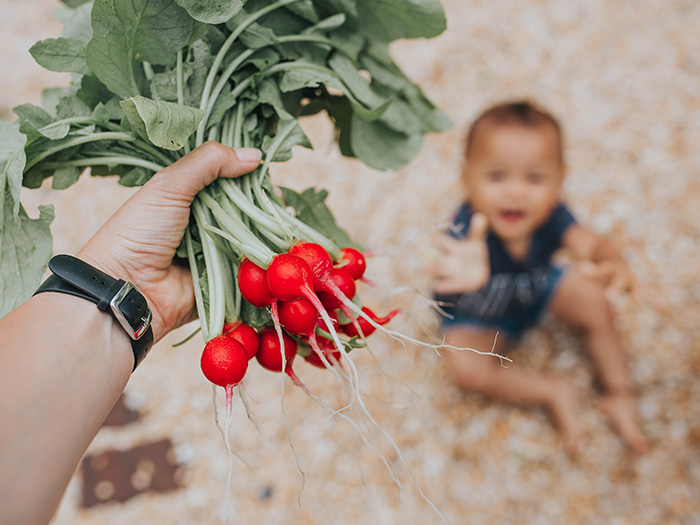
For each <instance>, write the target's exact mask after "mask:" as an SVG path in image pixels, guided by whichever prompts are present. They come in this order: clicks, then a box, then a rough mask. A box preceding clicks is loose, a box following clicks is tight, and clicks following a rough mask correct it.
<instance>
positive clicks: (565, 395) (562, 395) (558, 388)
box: [549, 380, 582, 457]
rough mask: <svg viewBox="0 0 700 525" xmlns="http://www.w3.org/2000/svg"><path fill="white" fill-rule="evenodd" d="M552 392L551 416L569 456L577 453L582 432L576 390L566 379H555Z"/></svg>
mask: <svg viewBox="0 0 700 525" xmlns="http://www.w3.org/2000/svg"><path fill="white" fill-rule="evenodd" d="M552 393H553V395H552V398H551V400H550V402H549V408H550V410H551V411H552V416H553V417H554V421H555V422H556V424H557V427H558V428H559V432H561V437H562V441H563V442H564V448H565V449H566V452H567V453H568V454H569V456H571V457H574V456H576V454H577V453H578V446H579V441H580V440H581V434H582V429H581V421H580V419H579V416H578V405H577V403H576V392H575V390H574V388H573V387H572V386H571V385H570V384H569V383H567V382H566V381H559V380H557V382H556V383H555V386H554V388H553V390H552Z"/></svg>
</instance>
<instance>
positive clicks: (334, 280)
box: [316, 268, 356, 310]
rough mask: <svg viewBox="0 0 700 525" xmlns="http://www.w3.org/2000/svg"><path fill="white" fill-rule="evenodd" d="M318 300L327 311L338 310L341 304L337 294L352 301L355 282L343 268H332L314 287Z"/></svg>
mask: <svg viewBox="0 0 700 525" xmlns="http://www.w3.org/2000/svg"><path fill="white" fill-rule="evenodd" d="M316 290H317V295H318V298H319V299H320V300H321V303H322V304H323V306H325V307H326V308H327V309H328V310H334V309H336V308H340V307H341V306H342V305H343V303H342V302H341V301H340V300H339V299H338V298H337V295H338V293H342V294H343V295H344V296H345V297H347V298H348V299H350V300H352V298H353V297H355V292H356V287H355V280H354V279H353V278H352V275H351V274H350V272H348V271H346V270H345V269H344V268H333V269H332V270H331V271H329V272H328V273H327V274H326V278H325V279H323V280H322V282H321V283H320V284H319V285H318V286H317V287H316Z"/></svg>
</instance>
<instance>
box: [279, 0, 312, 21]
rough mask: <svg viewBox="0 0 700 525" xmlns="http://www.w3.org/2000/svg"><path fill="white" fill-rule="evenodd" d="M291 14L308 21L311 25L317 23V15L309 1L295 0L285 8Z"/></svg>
mask: <svg viewBox="0 0 700 525" xmlns="http://www.w3.org/2000/svg"><path fill="white" fill-rule="evenodd" d="M286 8H287V9H289V10H290V11H291V12H292V13H294V14H296V15H298V16H299V17H301V18H303V19H305V20H308V21H309V22H311V23H312V24H315V23H317V22H318V21H319V16H318V13H317V12H316V8H315V7H314V4H313V2H312V1H311V0H297V1H296V2H294V3H293V4H289V5H288V6H286Z"/></svg>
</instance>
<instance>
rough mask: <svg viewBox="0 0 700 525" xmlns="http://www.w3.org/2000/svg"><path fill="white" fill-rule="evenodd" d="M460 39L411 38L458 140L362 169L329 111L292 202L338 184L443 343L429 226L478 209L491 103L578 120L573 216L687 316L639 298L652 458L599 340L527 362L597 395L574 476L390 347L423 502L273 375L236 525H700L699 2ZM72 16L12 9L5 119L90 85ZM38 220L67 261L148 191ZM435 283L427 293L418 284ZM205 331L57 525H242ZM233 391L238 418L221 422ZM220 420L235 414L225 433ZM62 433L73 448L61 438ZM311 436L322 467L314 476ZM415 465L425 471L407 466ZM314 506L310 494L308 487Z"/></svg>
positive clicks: (502, 22)
mask: <svg viewBox="0 0 700 525" xmlns="http://www.w3.org/2000/svg"><path fill="white" fill-rule="evenodd" d="M443 4H444V7H445V10H446V14H447V20H448V29H447V31H446V32H445V33H444V34H442V35H441V36H439V37H437V38H435V39H432V40H418V41H404V42H398V43H396V45H395V46H394V47H393V53H394V56H395V58H396V60H397V62H398V63H399V64H400V66H401V67H402V68H403V69H404V70H405V71H406V73H407V74H408V75H409V76H410V77H411V78H412V79H413V80H414V81H416V82H417V83H418V84H419V85H421V86H422V88H423V89H424V90H425V92H426V93H427V95H428V96H429V97H430V98H432V100H433V101H435V102H436V104H437V105H438V106H440V107H441V108H443V109H444V110H445V111H446V112H447V114H448V115H449V116H450V118H451V119H452V121H453V122H454V124H455V125H454V127H453V128H452V129H450V130H448V131H446V132H444V133H441V134H439V135H431V136H429V137H427V139H426V140H425V143H424V145H423V148H422V150H421V151H420V153H419V154H418V156H417V157H416V159H415V160H414V161H413V162H412V163H410V164H409V165H408V166H406V167H405V168H404V169H402V170H400V171H398V172H376V171H373V170H370V169H369V168H367V167H366V166H364V165H362V164H361V163H359V162H357V161H354V160H350V159H345V158H342V157H341V156H340V154H339V152H338V150H337V148H336V146H335V145H334V142H333V135H332V131H333V128H332V125H331V124H330V122H329V121H328V119H327V118H326V117H325V116H323V115H321V116H317V117H313V118H311V119H308V120H306V121H303V122H302V124H303V126H304V128H305V130H306V131H307V133H308V135H309V136H310V138H311V140H312V142H313V143H314V146H315V150H314V151H301V150H300V151H297V152H296V153H295V158H294V159H293V160H292V161H290V162H288V163H286V164H285V165H279V166H275V169H274V172H273V176H274V181H275V182H276V183H278V184H283V185H287V186H290V187H293V188H296V189H303V188H306V187H308V186H317V187H323V188H326V189H328V190H329V192H330V196H329V199H328V203H329V205H330V207H331V208H332V210H333V212H334V213H335V215H336V218H337V220H338V222H339V223H340V224H341V225H342V226H343V227H345V228H346V229H347V230H348V231H349V232H350V233H351V235H352V236H353V237H354V238H355V239H356V240H357V241H358V242H359V243H361V244H363V245H364V246H366V247H367V248H368V249H372V250H375V251H376V253H377V256H376V257H374V258H372V259H370V262H369V270H368V274H367V275H368V276H369V278H370V279H372V280H374V281H376V282H379V283H382V284H383V285H384V286H386V287H387V288H391V289H393V292H390V291H388V290H377V289H371V288H369V287H363V288H362V289H361V290H360V294H361V295H362V297H363V300H364V302H365V303H366V304H369V305H372V306H373V307H376V309H377V310H379V311H380V312H384V311H387V310H388V309H390V308H394V307H401V308H403V309H404V313H403V314H402V315H400V316H399V317H398V318H396V319H395V320H394V321H392V324H391V327H392V328H394V329H396V330H400V331H402V332H404V333H407V334H410V335H413V336H415V337H417V338H420V339H421V340H434V339H435V333H436V332H435V330H436V327H437V319H436V316H435V314H434V312H433V310H432V308H431V307H430V305H429V304H428V302H427V301H426V300H425V299H424V295H426V294H427V293H428V292H429V284H430V283H429V281H428V279H427V277H426V276H425V271H424V270H425V266H426V261H427V256H428V253H429V248H428V246H429V244H428V241H427V236H426V232H427V231H428V230H430V229H431V228H434V227H437V226H439V225H440V224H442V223H444V222H445V221H448V220H449V219H450V218H451V217H452V214H453V212H454V210H455V208H456V207H457V206H458V205H459V203H460V198H461V196H460V193H459V191H458V189H459V187H458V178H459V165H460V160H461V147H462V140H463V135H464V128H465V126H466V125H467V124H468V123H469V121H470V120H471V119H472V118H474V117H475V116H476V115H477V114H478V113H479V112H480V110H481V109H483V108H484V107H485V106H486V105H490V104H492V103H495V102H499V101H501V100H504V99H511V98H516V97H517V98H522V97H525V98H529V99H532V100H534V101H536V102H539V103H541V104H543V105H545V106H546V107H548V108H549V109H550V110H551V111H552V112H553V113H554V114H555V115H557V116H558V117H559V118H560V120H561V122H562V123H563V125H564V128H565V132H566V146H567V156H568V163H569V166H570V171H569V175H568V178H567V179H566V183H565V192H566V197H567V201H568V202H569V204H570V206H571V208H573V210H574V212H575V214H577V216H578V217H579V219H580V220H581V221H582V222H583V223H586V224H588V225H590V226H591V227H592V228H594V229H595V230H596V231H598V232H600V233H603V234H606V235H608V236H609V237H610V238H611V239H612V240H613V242H614V243H615V244H616V245H617V246H618V247H620V249H621V250H622V252H623V253H624V255H625V256H626V257H627V259H628V261H629V262H630V265H631V267H632V269H633V271H634V272H635V273H636V275H637V276H638V278H639V279H640V280H641V281H642V282H644V283H645V284H647V285H648V286H649V287H650V288H651V290H652V291H653V292H654V294H656V295H657V296H658V297H659V298H660V299H663V300H664V301H665V302H666V305H667V306H666V307H665V308H661V309H659V308H655V307H653V306H651V305H649V304H644V303H641V302H638V301H634V300H632V299H624V300H622V301H620V302H618V303H616V304H615V309H616V311H617V313H618V325H619V328H620V330H621V332H622V334H623V337H624V339H625V341H626V344H627V348H628V351H629V359H630V367H631V371H632V375H633V378H634V380H635V381H636V383H637V384H638V386H639V392H640V399H639V402H640V412H641V418H642V422H643V426H644V429H645V431H646V432H647V434H648V436H649V437H650V439H651V441H652V445H653V446H652V450H651V451H650V452H649V453H648V454H647V455H645V456H643V457H635V456H634V455H633V454H631V453H629V452H628V451H627V450H626V448H625V447H624V445H623V444H622V443H621V441H620V439H619V438H618V437H617V435H616V434H615V433H614V432H613V431H612V430H611V429H610V428H609V427H608V425H607V423H606V420H605V419H604V417H603V416H602V414H601V413H600V412H599V411H598V410H597V409H596V394H595V390H594V388H593V382H594V380H595V378H594V376H593V374H592V373H591V363H590V362H589V359H588V357H587V356H586V354H585V352H584V351H583V348H582V345H581V339H580V338H579V337H578V334H576V333H575V332H572V331H570V330H568V329H567V328H565V327H563V326H561V325H559V324H558V323H556V322H553V321H548V322H546V323H545V325H544V326H543V327H541V328H538V329H536V330H533V331H532V332H530V333H529V334H528V335H527V337H526V338H525V340H524V341H523V343H522V345H521V346H520V347H519V348H517V349H515V350H514V351H513V352H512V353H511V354H510V357H511V358H512V359H513V361H514V362H513V363H512V364H511V365H510V366H519V367H526V368H535V369H538V370H547V371H550V372H552V373H554V374H559V375H561V376H565V377H568V378H570V380H571V381H572V382H573V384H574V385H575V386H576V387H577V388H578V391H579V393H580V401H581V415H582V418H583V423H584V428H585V441H584V443H583V446H582V450H581V453H580V455H579V457H578V458H577V459H575V460H572V459H569V458H568V457H567V455H566V454H565V452H564V450H563V447H562V446H561V443H560V442H559V439H558V435H557V432H556V429H555V428H554V426H553V424H552V422H551V420H550V419H549V417H548V414H547V413H546V412H545V411H543V410H538V409H523V408H520V407H516V406H509V405H504V404H499V403H495V402H491V401H488V400H485V399H483V398H481V397H479V396H475V395H471V394H469V395H468V394H464V393H461V392H460V391H459V390H458V389H457V388H456V387H455V386H454V385H452V384H451V382H450V380H449V377H448V374H447V371H446V370H445V368H444V363H443V361H442V360H441V358H440V357H439V356H438V355H437V354H436V353H435V352H433V351H432V350H430V349H427V348H420V347H415V346H412V345H410V344H408V345H406V346H403V345H401V344H399V343H397V342H396V341H393V340H391V339H386V338H383V337H382V336H381V335H375V336H373V337H372V340H371V342H372V346H373V352H374V357H372V356H370V355H369V353H368V352H366V351H358V352H357V355H355V356H354V357H355V362H356V364H357V366H358V369H359V371H360V378H361V390H362V394H363V396H364V399H365V402H366V405H367V407H368V409H369V411H370V412H371V413H372V414H373V416H374V417H375V419H376V420H377V422H379V423H380V424H381V425H382V427H383V428H384V429H385V430H386V433H387V434H388V435H390V436H392V437H393V439H394V440H395V442H396V444H397V445H398V447H399V449H400V450H401V453H402V457H403V458H404V459H405V465H402V464H401V461H400V458H399V456H398V455H397V453H396V452H395V451H394V450H393V448H392V447H391V445H390V444H389V442H388V441H387V440H386V439H385V438H384V437H383V435H381V434H379V433H376V432H375V435H376V437H377V441H378V443H379V445H380V447H381V449H382V450H383V451H384V453H385V454H386V457H387V458H388V459H389V460H390V461H392V462H394V463H395V464H396V465H397V467H396V477H397V479H398V481H399V482H400V485H401V487H402V488H401V489H399V488H398V485H397V483H396V482H395V481H394V480H393V479H392V477H391V475H390V473H389V472H388V471H387V469H386V468H385V466H384V464H383V463H382V460H381V459H380V457H379V456H378V455H377V454H375V453H374V452H373V451H371V450H370V449H369V448H368V447H367V446H365V445H364V444H363V442H362V440H361V438H360V437H359V436H358V434H356V432H355V431H354V430H353V428H352V426H351V425H349V424H348V423H347V422H346V421H343V420H342V419H333V420H327V413H326V412H325V411H324V410H323V409H322V408H320V407H319V406H318V405H317V404H316V403H315V402H314V401H313V400H311V399H309V398H308V397H307V396H306V395H305V394H304V393H303V392H302V391H301V390H300V389H298V388H295V387H293V385H291V383H289V382H288V381H287V384H286V385H285V394H284V402H283V403H284V412H285V413H286V417H287V419H288V422H289V438H288V430H287V425H286V423H285V420H284V417H283V409H282V403H281V394H282V382H281V380H280V377H279V376H277V375H274V374H272V373H270V372H267V371H265V370H262V369H261V368H260V367H257V366H252V367H251V368H252V369H251V371H249V373H248V378H247V380H246V388H247V392H248V394H249V395H250V397H251V399H252V400H251V402H250V404H251V408H252V411H253V413H254V414H255V418H256V421H257V425H258V428H256V426H255V425H254V424H253V423H252V422H251V421H250V420H249V419H248V418H247V417H246V414H245V410H244V409H243V406H242V404H241V403H240V400H239V399H234V401H235V403H234V424H233V428H232V430H231V444H232V447H233V449H234V451H235V452H236V453H237V454H238V456H239V457H238V458H235V459H234V472H233V489H232V493H231V502H232V506H233V516H234V519H233V520H232V522H235V523H265V524H274V523H285V524H286V523H294V524H296V523H301V524H306V523H308V524H320V523H334V524H336V523H337V524H355V523H379V524H393V523H421V524H422V523H438V522H439V521H440V519H439V517H438V515H437V514H436V513H435V511H434V510H433V509H432V507H431V505H430V504H429V503H428V502H427V501H426V500H425V499H424V498H423V497H422V496H421V493H420V491H419V489H418V487H420V490H422V492H423V494H424V495H425V496H426V498H428V499H429V500H430V501H432V503H433V504H434V505H435V506H436V507H437V508H438V509H439V510H440V512H442V514H443V515H444V516H445V519H446V520H447V522H449V523H465V524H471V523H475V524H479V523H490V524H495V523H498V524H501V523H504V524H506V523H519V524H520V523H545V524H547V523H557V524H559V523H572V524H579V523H580V524H584V523H585V524H589V523H616V524H617V523H619V524H627V523H630V524H632V523H634V524H647V523H648V524H658V523H669V524H671V523H673V524H675V523H679V524H698V523H700V493H699V492H698V490H699V489H698V487H699V486H700V407H699V406H698V404H697V401H698V400H700V382H698V381H696V377H697V375H698V374H699V373H700V343H699V342H698V341H699V340H700V321H699V319H700V281H699V280H698V276H699V275H700V270H698V263H700V253H699V250H700V248H699V246H700V200H699V199H700V148H698V146H697V145H698V144H700V54H698V49H700V4H698V3H697V2H695V1H692V0H668V1H664V2H661V1H658V0H657V1H653V0H646V1H644V0H642V1H638V2H604V1H599V0H598V1H584V0H569V1H566V2H564V1H557V0H550V1H547V0H524V1H521V2H510V1H505V0H489V1H485V0H443ZM59 7H60V3H59V2H58V0H24V1H23V2H19V1H17V0H0V19H1V20H2V21H3V23H2V25H3V29H2V36H1V37H0V65H1V66H2V67H1V68H0V69H1V70H2V71H3V74H2V75H0V116H2V117H3V118H7V119H11V120H13V119H14V116H13V115H12V113H11V108H12V107H13V106H15V105H18V104H21V103H25V102H31V103H35V104H38V103H39V102H40V95H41V90H42V89H43V88H44V87H48V86H55V85H64V84H67V83H68V79H67V78H66V76H65V75H60V74H56V73H50V72H48V71H44V70H43V69H41V68H40V67H39V66H38V65H37V64H35V63H34V61H33V59H32V58H31V56H30V55H29V53H28V49H29V47H30V46H31V45H32V44H33V43H35V42H36V41H38V40H42V39H45V38H53V37H57V36H58V35H59V33H60V25H59V23H58V22H57V21H56V20H55V19H54V18H53V17H52V12H53V11H54V10H55V9H57V8H59ZM23 191H24V193H23V195H22V198H23V201H24V204H25V207H26V208H27V210H28V212H29V213H30V215H32V216H36V211H35V210H36V206H37V205H38V204H42V203H49V202H51V203H54V204H55V206H56V216H57V218H56V220H55V222H54V225H53V233H54V237H55V239H54V251H55V252H57V253H58V252H68V253H75V252H76V251H77V250H78V249H79V247H80V246H81V245H82V244H83V243H84V242H85V241H86V240H87V239H88V238H89V237H90V236H91V235H92V233H94V231H95V230H96V229H97V228H98V227H99V225H100V224H102V222H104V220H106V219H107V218H108V217H109V215H110V214H111V213H112V212H113V211H114V210H115V209H116V208H117V207H118V206H119V205H120V203H121V202H123V201H124V200H125V199H126V198H127V197H128V196H129V195H130V194H131V192H132V191H133V190H130V189H126V188H122V187H120V186H118V185H117V183H116V181H113V180H104V179H102V180H95V179H90V178H89V177H84V179H83V180H81V182H79V183H78V184H77V185H76V186H75V187H72V188H71V189H70V190H68V191H66V192H56V191H52V190H50V187H46V186H45V187H43V188H41V189H39V190H23ZM407 287H409V288H411V287H412V288H415V290H407ZM195 328H196V325H195V324H192V325H189V326H186V327H183V328H182V329H180V330H179V331H177V333H173V334H170V336H168V337H167V338H166V339H165V340H163V341H162V342H161V343H160V344H159V345H158V347H156V348H155V350H154V351H153V352H152V353H151V354H150V356H149V358H148V359H147V360H146V362H145V363H144V364H143V365H142V366H141V367H140V368H139V370H138V371H137V372H136V373H135V374H134V375H133V376H132V379H131V381H130V382H129V384H128V386H127V388H126V392H125V395H124V397H123V399H122V400H120V402H119V404H118V406H117V408H116V409H115V411H114V412H113V414H112V415H111V416H110V418H109V419H108V421H107V422H106V425H105V426H104V427H103V428H102V429H101V430H100V432H99V434H98V435H97V438H96V439H95V441H94V442H93V444H92V445H91V447H90V449H89V450H88V453H87V457H86V459H85V460H84V462H83V464H82V465H81V467H80V468H79V469H78V472H77V473H76V476H75V477H74V479H73V481H72V482H71V484H70V486H69V488H68V491H67V493H66V495H65V497H64V500H63V503H62V505H61V507H60V509H59V512H58V514H57V516H56V517H55V523H56V524H60V525H63V524H91V523H115V524H120V523H182V524H189V523H198V524H208V523H220V522H221V521H222V517H223V515H224V508H225V502H226V497H227V496H226V475H227V463H228V460H227V456H226V450H225V447H224V443H223V440H222V436H221V434H220V432H219V430H218V429H217V426H216V423H215V420H214V411H213V408H212V406H213V402H212V401H213V400H212V390H211V387H210V385H209V383H208V382H207V381H206V380H205V379H204V377H203V376H202V374H201V372H200V369H199V356H200V352H201V349H202V346H203V345H202V341H201V338H199V337H195V338H194V339H193V340H191V341H190V342H189V343H187V344H185V345H183V346H180V347H177V348H173V344H174V343H177V342H178V341H180V340H182V339H184V338H185V337H186V336H187V335H189V334H190V333H191V332H192V331H193V330H194V329H195ZM296 369H297V373H298V375H299V376H300V377H301V379H302V380H303V381H304V382H306V384H307V385H308V387H309V388H310V389H311V390H312V391H313V392H315V393H316V394H317V395H319V396H320V397H321V398H322V399H324V400H325V401H326V402H327V403H329V404H330V405H333V406H342V402H343V399H344V394H343V393H342V392H341V391H340V387H339V385H338V384H337V383H336V382H335V380H334V379H333V378H332V377H330V375H329V374H328V373H326V372H325V371H321V370H317V369H315V368H312V367H311V366H309V365H307V364H306V363H305V362H299V363H298V364H297V366H296ZM222 403H223V398H222V396H221V392H220V393H219V394H218V397H217V404H218V406H219V409H221V407H222ZM220 419H222V418H221V417H220ZM46 432H51V429H50V428H47V429H46ZM290 441H291V443H292V444H293V447H294V451H295V453H296V456H297V458H298V465H299V467H300V468H301V470H303V472H304V476H305V482H304V481H303V477H302V474H301V473H300V470H299V467H298V466H297V462H296V461H295V456H294V454H293V452H292V449H291V448H290V444H289V443H290ZM406 466H408V467H409V468H410V471H409V469H407V468H406ZM302 488H303V490H302Z"/></svg>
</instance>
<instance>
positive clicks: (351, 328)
mask: <svg viewBox="0 0 700 525" xmlns="http://www.w3.org/2000/svg"><path fill="white" fill-rule="evenodd" d="M362 311H363V312H364V313H365V314H366V315H367V316H368V317H369V318H370V319H372V320H373V321H374V322H375V323H377V324H379V325H385V324H386V323H388V322H389V321H391V319H393V318H394V316H395V315H396V314H398V313H399V311H400V310H398V309H397V310H392V311H391V312H389V313H388V314H387V315H386V316H384V317H377V315H376V314H375V313H374V312H373V311H372V310H370V309H369V308H367V307H366V306H363V307H362ZM357 323H358V324H359V325H360V329H361V330H362V335H364V336H365V337H367V336H369V335H370V334H371V333H373V332H374V331H375V330H376V327H374V326H373V325H371V324H370V323H369V321H367V320H366V319H364V318H363V317H360V318H359V319H357ZM340 328H341V330H342V331H343V332H345V333H346V334H347V335H349V336H350V337H357V336H359V335H360V333H359V332H358V331H357V327H356V326H355V323H351V324H344V325H342V326H341V327H340Z"/></svg>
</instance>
